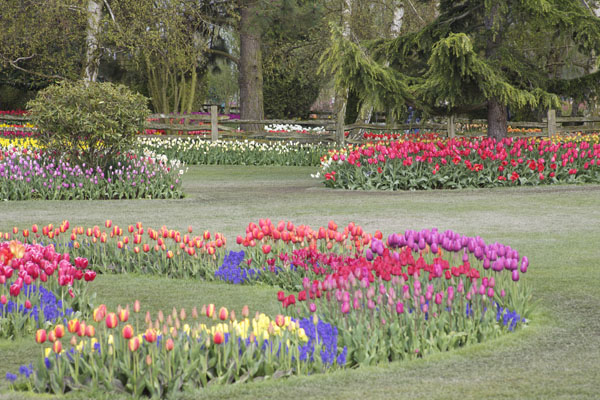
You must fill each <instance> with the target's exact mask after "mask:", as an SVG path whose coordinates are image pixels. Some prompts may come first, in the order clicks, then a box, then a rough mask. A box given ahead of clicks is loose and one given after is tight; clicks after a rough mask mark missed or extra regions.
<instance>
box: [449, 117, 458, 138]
mask: <svg viewBox="0 0 600 400" xmlns="http://www.w3.org/2000/svg"><path fill="white" fill-rule="evenodd" d="M455 136H456V126H455V125H454V114H450V115H449V116H448V137H449V138H453V137H455Z"/></svg>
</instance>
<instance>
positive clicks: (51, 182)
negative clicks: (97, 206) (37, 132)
mask: <svg viewBox="0 0 600 400" xmlns="http://www.w3.org/2000/svg"><path fill="white" fill-rule="evenodd" d="M16 145H17V146H18V147H15V146H9V147H5V148H0V182H1V185H0V199H2V200H30V199H42V200H83V199H86V200H87V199H95V200H97V199H137V198H151V199H154V198H180V197H183V191H182V188H181V176H182V175H183V173H184V170H183V169H181V168H182V166H181V163H179V162H178V161H173V162H170V161H168V160H167V159H166V157H164V156H162V155H156V154H154V153H149V152H146V153H145V154H144V153H142V154H139V155H138V154H126V155H123V156H121V157H120V158H118V160H117V161H116V162H115V164H114V165H109V166H108V167H107V168H106V169H105V170H102V169H101V168H99V167H95V168H94V167H90V166H86V165H85V164H83V165H71V164H70V163H69V162H67V161H63V160H57V159H54V158H52V157H49V156H48V155H47V154H45V153H44V152H43V151H40V150H36V149H35V141H32V140H30V139H25V140H20V141H17V142H16ZM29 146H31V147H29Z"/></svg>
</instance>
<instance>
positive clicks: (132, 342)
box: [128, 336, 140, 352]
mask: <svg viewBox="0 0 600 400" xmlns="http://www.w3.org/2000/svg"><path fill="white" fill-rule="evenodd" d="M128 345H129V350H130V351H131V352H134V351H136V350H137V349H138V348H139V347H140V339H139V338H138V337H137V336H135V337H132V338H131V339H129V343H128Z"/></svg>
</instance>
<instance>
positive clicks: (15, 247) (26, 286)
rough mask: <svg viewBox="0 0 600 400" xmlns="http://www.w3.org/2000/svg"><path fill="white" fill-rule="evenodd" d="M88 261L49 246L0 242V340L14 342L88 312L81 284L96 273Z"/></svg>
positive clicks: (89, 298) (92, 277) (85, 288)
mask: <svg viewBox="0 0 600 400" xmlns="http://www.w3.org/2000/svg"><path fill="white" fill-rule="evenodd" d="M87 266H88V260H87V259H85V258H76V259H75V261H74V263H71V261H70V255H69V254H67V253H65V254H61V253H57V252H56V251H55V249H54V247H53V246H45V247H44V246H42V245H40V244H27V243H25V244H23V243H21V242H19V241H16V240H13V241H11V242H0V337H4V338H14V337H18V336H21V335H23V334H27V333H31V332H33V330H34V329H36V328H40V327H43V326H45V325H46V324H47V323H54V322H56V321H57V320H59V319H60V318H63V317H66V316H69V315H72V314H73V313H75V312H77V314H81V313H83V314H86V313H87V312H89V311H90V309H89V307H90V301H91V299H92V298H93V296H90V295H88V293H87V286H86V285H85V283H84V282H90V281H93V280H94V278H95V277H96V273H95V272H94V271H92V270H90V269H88V268H87Z"/></svg>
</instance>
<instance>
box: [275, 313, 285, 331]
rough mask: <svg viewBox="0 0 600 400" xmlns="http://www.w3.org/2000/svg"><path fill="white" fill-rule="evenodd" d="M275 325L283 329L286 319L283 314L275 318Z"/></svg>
mask: <svg viewBox="0 0 600 400" xmlns="http://www.w3.org/2000/svg"><path fill="white" fill-rule="evenodd" d="M275 324H276V325H277V326H278V327H280V328H281V327H282V326H283V325H285V317H284V316H283V315H281V314H277V315H276V316H275Z"/></svg>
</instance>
